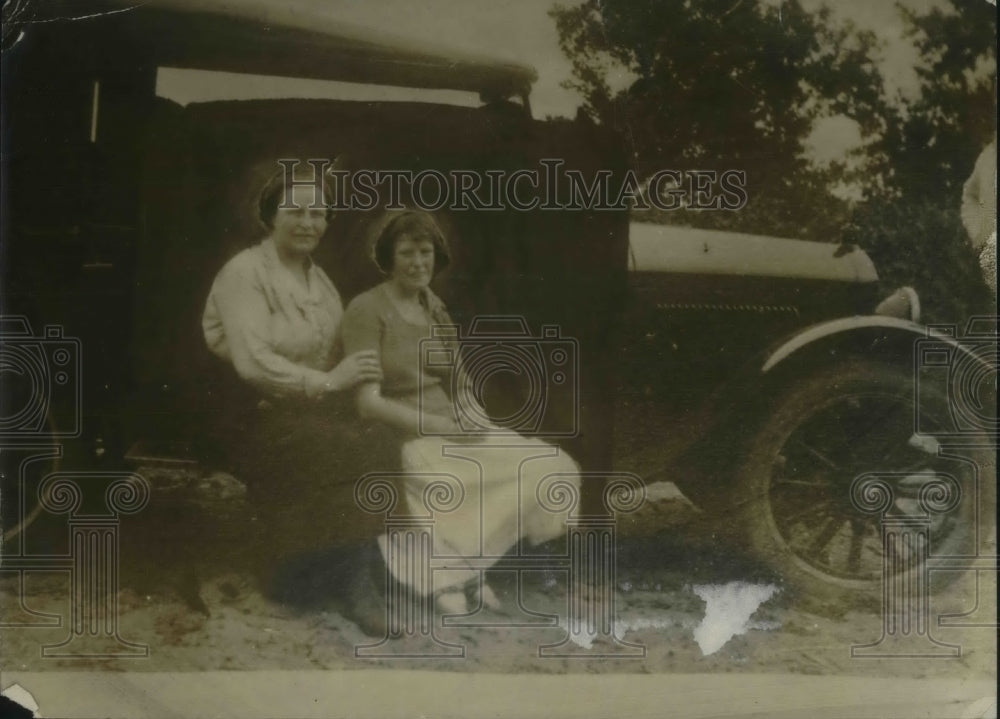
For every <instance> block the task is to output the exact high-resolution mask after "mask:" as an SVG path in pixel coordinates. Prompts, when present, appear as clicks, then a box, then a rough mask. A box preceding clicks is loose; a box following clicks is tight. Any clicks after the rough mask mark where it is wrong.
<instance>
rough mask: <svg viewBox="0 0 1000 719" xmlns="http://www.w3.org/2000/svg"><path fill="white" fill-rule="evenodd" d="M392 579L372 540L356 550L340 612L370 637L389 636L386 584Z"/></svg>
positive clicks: (380, 553)
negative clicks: (355, 559)
mask: <svg viewBox="0 0 1000 719" xmlns="http://www.w3.org/2000/svg"><path fill="white" fill-rule="evenodd" d="M389 581H394V580H393V579H392V578H391V577H390V576H389V570H388V567H386V565H385V561H384V560H383V559H382V552H380V551H379V548H378V545H377V544H376V543H375V542H369V543H367V544H365V545H364V547H363V548H362V549H361V550H360V551H359V552H358V556H357V562H356V564H355V565H354V567H353V571H352V572H351V577H350V583H349V586H348V589H347V593H346V596H345V597H344V600H345V601H344V607H343V609H342V610H341V614H343V616H344V617H345V618H346V619H349V620H351V621H352V622H354V623H355V624H357V625H358V627H359V628H360V629H361V631H362V632H364V633H365V634H367V635H368V636H370V637H379V638H387V637H388V636H389V625H388V621H387V620H388V615H389V602H388V598H387V594H386V585H387V583H388V582H389Z"/></svg>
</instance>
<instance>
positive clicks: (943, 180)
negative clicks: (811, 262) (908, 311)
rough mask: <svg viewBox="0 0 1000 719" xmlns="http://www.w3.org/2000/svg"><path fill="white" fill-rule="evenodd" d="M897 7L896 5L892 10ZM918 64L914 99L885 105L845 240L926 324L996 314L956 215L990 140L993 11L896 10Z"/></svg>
mask: <svg viewBox="0 0 1000 719" xmlns="http://www.w3.org/2000/svg"><path fill="white" fill-rule="evenodd" d="M898 7H899V6H898ZM899 11H900V12H901V13H903V17H904V19H905V21H906V23H907V25H908V33H909V36H910V37H912V38H913V39H914V41H915V43H916V45H917V48H918V50H919V51H920V54H921V57H922V60H923V63H922V65H921V66H920V67H918V76H919V80H920V93H919V95H918V96H917V97H916V98H915V99H913V100H910V101H906V100H903V99H901V98H894V101H893V102H889V101H886V103H885V105H886V111H885V121H884V124H885V129H884V131H883V133H882V134H881V136H880V137H879V139H878V140H877V141H876V142H874V143H872V144H871V145H870V146H869V148H868V153H869V154H868V162H867V165H866V172H868V174H869V177H871V178H875V179H877V181H869V182H868V183H866V184H865V185H864V191H865V192H864V201H863V202H861V203H859V204H858V205H857V207H855V208H854V211H853V213H852V217H851V220H850V222H849V223H848V225H847V227H846V229H845V233H844V237H845V240H846V241H850V242H854V243H856V244H858V245H860V246H861V247H863V248H864V249H865V250H867V251H868V253H869V254H870V255H871V256H872V258H873V259H874V261H875V263H876V266H877V267H878V269H879V275H880V276H881V277H882V279H883V281H884V282H885V283H886V284H887V285H904V284H905V285H911V286H913V287H915V288H916V289H917V291H918V292H919V293H920V295H921V297H922V299H923V305H924V308H925V312H924V316H925V319H926V320H928V321H934V322H958V323H962V322H964V320H965V319H966V318H967V317H968V316H969V315H971V314H976V313H984V312H995V305H993V303H992V296H991V294H990V292H989V290H988V289H987V288H986V285H985V283H984V282H983V278H982V275H981V273H980V269H979V263H978V261H977V258H976V255H975V252H974V251H973V250H972V248H971V247H970V245H969V242H968V237H967V236H966V233H965V230H964V228H963V227H962V223H961V220H960V217H959V207H960V205H961V192H962V185H963V183H964V182H965V180H966V178H967V177H968V176H969V174H970V172H971V170H972V167H973V164H974V163H975V160H976V157H977V156H978V154H979V153H980V151H981V150H982V149H983V147H984V146H985V145H986V144H987V143H988V142H989V140H990V139H991V138H992V137H993V136H995V134H996V107H997V103H996V14H995V13H996V10H995V8H994V7H993V6H991V5H988V4H987V3H985V2H961V3H959V2H956V0H950V6H949V7H946V8H936V9H933V10H931V11H930V12H928V13H926V14H924V15H918V14H916V13H914V12H912V11H909V10H906V9H905V8H903V7H899Z"/></svg>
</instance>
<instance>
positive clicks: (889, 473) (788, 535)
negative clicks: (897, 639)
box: [736, 361, 996, 611]
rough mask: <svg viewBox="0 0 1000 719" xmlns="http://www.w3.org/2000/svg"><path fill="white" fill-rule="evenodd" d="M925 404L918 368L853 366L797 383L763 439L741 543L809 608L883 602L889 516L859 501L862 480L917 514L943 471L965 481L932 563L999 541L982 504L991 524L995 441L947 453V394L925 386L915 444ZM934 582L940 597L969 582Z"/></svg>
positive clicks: (742, 479) (750, 470) (752, 455)
mask: <svg viewBox="0 0 1000 719" xmlns="http://www.w3.org/2000/svg"><path fill="white" fill-rule="evenodd" d="M915 407H916V392H915V391H914V382H913V375H912V373H911V372H910V371H909V370H908V369H906V368H898V367H891V366H887V365H883V364H879V363H875V362H865V361H854V362H849V363H847V364H844V365H841V366H837V367H831V368H829V369H827V370H824V371H822V372H819V373H816V374H814V375H812V376H811V377H809V378H807V379H804V380H801V381H798V382H796V384H794V385H792V386H791V387H790V388H789V389H787V390H786V391H785V392H784V393H783V394H782V395H780V396H778V397H777V398H776V401H775V402H774V403H773V404H772V405H771V408H770V411H769V413H768V415H767V417H766V418H765V419H764V420H763V423H762V425H761V426H760V428H759V430H758V431H757V432H756V434H755V436H754V438H753V439H752V441H751V443H750V446H749V449H748V451H747V453H746V456H745V461H744V463H743V465H742V467H741V468H740V470H739V473H738V484H737V490H736V499H737V501H738V506H739V509H738V516H739V519H740V522H739V524H740V527H739V528H740V530H741V536H742V538H743V539H744V540H745V542H746V546H747V549H748V550H749V551H750V552H751V553H752V554H753V555H754V556H755V557H757V558H758V559H760V560H762V561H764V562H765V563H767V564H768V565H769V566H770V567H771V568H773V569H774V570H775V571H776V572H778V573H779V574H780V575H781V576H782V578H783V579H784V581H785V582H786V585H787V587H788V588H789V589H790V590H791V591H792V593H793V594H794V595H796V596H798V597H799V598H800V599H801V600H804V601H806V602H807V604H808V605H809V606H810V608H817V607H826V608H829V609H832V610H834V611H840V610H843V609H844V608H847V607H850V606H857V605H865V606H875V603H876V602H877V601H878V600H879V598H880V597H881V591H882V583H883V582H882V576H883V563H884V562H883V551H882V520H883V516H884V515H883V514H882V513H881V512H879V511H864V510H863V509H862V508H861V507H860V505H859V502H858V495H857V494H855V497H854V498H853V499H852V492H851V489H852V484H853V483H854V480H855V479H856V478H858V477H861V476H862V475H867V476H868V478H871V479H876V478H877V477H875V475H874V474H872V473H876V474H878V475H879V476H881V477H883V478H884V479H885V481H887V482H888V483H889V484H890V485H891V486H892V492H893V494H894V497H895V498H894V499H893V501H892V502H891V503H890V504H889V510H888V511H889V513H893V514H897V515H898V514H906V515H910V516H915V513H916V512H919V511H920V510H919V504H918V498H917V495H918V490H919V486H920V485H922V484H926V481H925V480H926V479H930V477H931V475H932V474H933V475H934V476H943V475H950V476H951V477H953V478H954V479H955V480H956V481H957V484H958V486H959V488H960V491H959V494H958V496H959V500H958V502H957V504H956V505H955V506H954V507H953V508H951V509H950V510H948V511H942V512H935V513H932V514H930V515H929V516H930V517H931V518H930V520H929V521H930V531H929V546H930V548H931V550H930V551H931V554H932V555H933V556H941V555H966V556H968V555H969V554H970V553H975V551H976V547H977V542H980V541H981V540H982V538H983V537H984V536H985V535H986V533H988V531H989V529H988V528H986V527H983V526H979V525H977V521H976V520H977V506H978V508H979V512H978V517H979V518H980V521H981V522H983V523H988V524H992V522H993V519H992V518H993V517H994V515H995V506H996V482H995V468H994V465H995V452H990V451H987V450H986V449H984V448H983V445H985V444H986V443H985V441H984V442H983V443H982V445H981V446H980V448H978V449H969V448H968V447H963V448H962V449H960V450H956V451H955V453H954V454H952V453H950V452H947V451H945V452H941V451H939V450H940V443H937V440H936V438H934V432H935V430H934V429H933V428H935V427H938V428H940V429H939V430H938V434H940V435H941V436H942V437H943V436H944V434H945V433H946V432H947V431H948V428H949V427H951V421H950V416H949V412H948V404H947V399H946V394H945V391H944V390H943V389H939V388H933V387H924V386H921V389H920V400H919V412H920V416H919V427H920V428H921V435H923V436H925V437H930V439H929V440H926V441H925V442H924V443H923V445H922V446H915V445H914V442H916V444H918V445H919V444H920V442H919V441H918V438H917V436H916V435H915V433H914V427H915V421H916V417H915V411H914V408H915ZM928 428H931V430H930V431H929V432H928V431H927V429H928ZM965 444H969V443H968V442H966V443H965ZM972 444H975V442H973V443H972ZM990 457H992V459H991V458H990ZM984 467H985V469H984ZM980 487H981V488H982V490H980V489H979V488H980ZM977 495H978V499H979V504H978V505H977V501H976V500H977ZM869 509H870V507H869ZM984 518H985V519H984ZM977 527H978V529H979V532H978V537H977ZM900 564H901V565H902V566H908V567H912V566H913V562H902V563H900ZM906 571H910V570H909V569H907V570H906ZM934 574H935V577H934V579H935V582H936V584H935V585H934V586H935V587H936V588H940V584H939V583H937V582H938V580H939V579H944V578H945V577H950V578H952V579H953V578H955V577H956V576H958V575H959V573H957V572H935V573H934ZM939 575H940V576H939Z"/></svg>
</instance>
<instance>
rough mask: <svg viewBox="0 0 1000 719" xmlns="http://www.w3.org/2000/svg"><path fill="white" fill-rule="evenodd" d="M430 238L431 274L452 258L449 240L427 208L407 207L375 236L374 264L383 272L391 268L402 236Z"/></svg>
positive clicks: (407, 238) (405, 237)
mask: <svg viewBox="0 0 1000 719" xmlns="http://www.w3.org/2000/svg"><path fill="white" fill-rule="evenodd" d="M404 239H405V240H414V241H420V240H429V241H430V242H431V243H432V244H433V245H434V274H435V275H436V274H437V273H438V272H440V271H441V270H443V269H444V268H445V267H447V266H448V264H449V263H450V262H451V255H450V254H449V252H448V243H447V242H446V241H445V239H444V233H442V232H441V228H440V227H438V225H437V223H436V222H435V221H434V218H433V217H431V216H430V215H429V214H428V213H426V212H421V211H419V210H407V211H406V212H403V213H401V214H399V215H398V216H396V217H395V218H393V219H392V220H391V221H390V222H389V224H387V225H386V226H385V228H384V229H383V230H382V232H381V234H379V236H378V239H377V240H375V251H374V255H375V264H376V265H378V268H379V269H380V270H382V272H384V273H385V274H389V273H390V272H392V263H393V259H394V257H395V254H396V246H397V245H398V244H399V243H400V242H402V241H403V240H404Z"/></svg>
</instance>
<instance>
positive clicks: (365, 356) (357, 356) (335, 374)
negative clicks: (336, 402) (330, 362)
mask: <svg viewBox="0 0 1000 719" xmlns="http://www.w3.org/2000/svg"><path fill="white" fill-rule="evenodd" d="M327 377H328V378H329V379H328V381H327V384H326V387H327V388H328V389H329V391H331V392H339V391H341V390H345V389H350V388H352V387H356V386H357V385H359V384H364V383H365V382H381V381H382V365H381V364H380V363H379V359H378V353H377V352H376V351H375V350H362V351H360V352H355V353H354V354H352V355H347V357H345V358H344V359H342V360H341V361H340V364H338V365H337V366H336V367H334V368H333V369H332V370H330V371H329V372H327Z"/></svg>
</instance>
